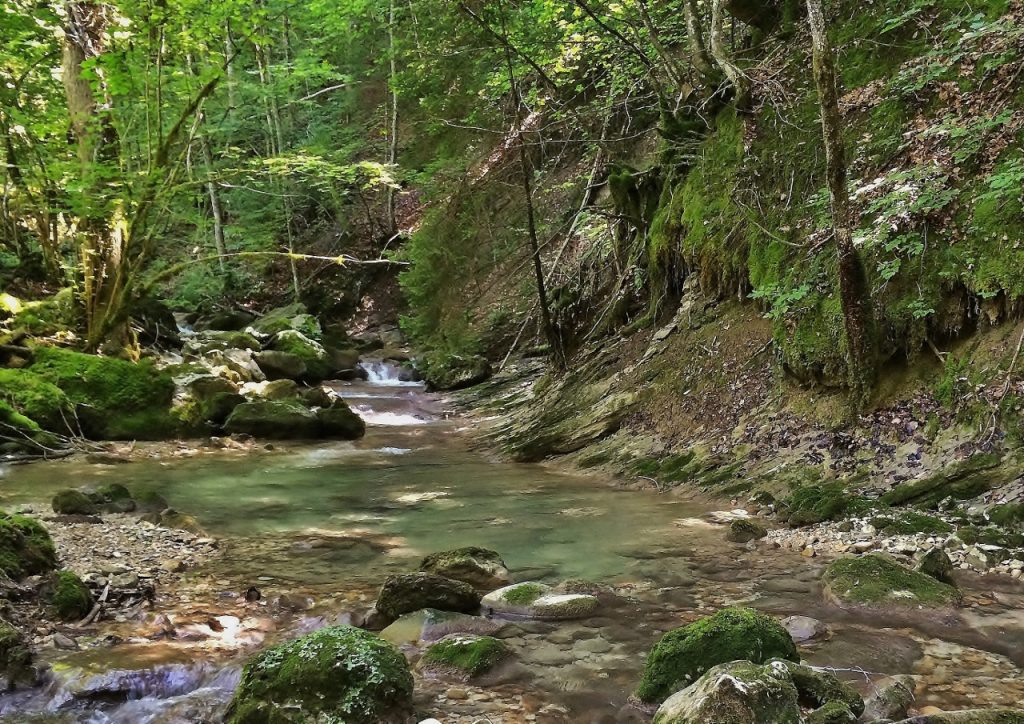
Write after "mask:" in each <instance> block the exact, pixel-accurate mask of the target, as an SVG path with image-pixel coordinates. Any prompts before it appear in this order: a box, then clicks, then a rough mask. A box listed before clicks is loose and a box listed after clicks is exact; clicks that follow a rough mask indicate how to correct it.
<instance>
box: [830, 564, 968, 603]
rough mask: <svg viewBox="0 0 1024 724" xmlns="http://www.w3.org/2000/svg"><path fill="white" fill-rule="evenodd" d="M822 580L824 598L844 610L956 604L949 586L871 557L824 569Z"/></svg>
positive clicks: (957, 595) (955, 592) (952, 590)
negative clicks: (847, 608) (850, 607)
mask: <svg viewBox="0 0 1024 724" xmlns="http://www.w3.org/2000/svg"><path fill="white" fill-rule="evenodd" d="M823 580H824V582H825V595H826V598H828V599H829V600H831V601H832V602H833V603H836V604H837V605H839V606H844V607H847V606H852V607H886V606H912V607H918V606H928V607H942V606H955V605H957V604H958V603H959V602H960V593H959V591H957V589H955V588H954V587H953V586H950V585H948V584H946V583H942V582H941V581H937V580H935V579H934V578H932V577H931V576H927V575H925V574H924V573H920V572H918V571H913V570H910V569H909V568H907V567H905V566H902V565H900V564H899V563H897V562H896V561H895V560H893V559H892V558H890V557H888V556H885V555H881V554H875V553H873V554H870V555H866V556H862V557H859V558H840V559H839V560H837V561H835V562H833V563H832V564H831V565H830V566H829V567H828V569H827V570H826V571H825V576H824V579H823Z"/></svg>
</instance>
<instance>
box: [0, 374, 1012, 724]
mask: <svg viewBox="0 0 1024 724" xmlns="http://www.w3.org/2000/svg"><path fill="white" fill-rule="evenodd" d="M367 369H368V373H369V379H368V380H367V381H366V382H357V383H351V384H347V383H335V384H336V389H337V391H338V392H339V393H340V394H342V395H343V396H344V397H345V398H346V399H347V400H348V402H349V403H350V405H351V406H352V407H353V409H355V410H357V411H358V412H359V414H360V415H362V416H363V417H364V418H365V419H366V421H367V424H368V430H367V434H366V436H365V438H363V439H362V440H359V441H358V442H356V443H349V442H338V443H334V442H327V443H320V444H316V445H311V444H307V445H283V446H281V445H278V446H275V447H274V448H273V449H258V450H256V451H252V450H249V451H244V452H242V451H231V450H227V451H217V452H206V453H203V454H201V455H196V456H194V457H191V458H182V459H165V460H147V461H140V462H135V463H132V464H129V465H117V466H101V465H90V464H86V463H85V462H83V461H81V460H75V459H73V460H68V461H59V462H52V463H39V464H33V465H28V466H20V467H12V468H7V469H0V507H2V508H4V509H15V508H18V507H19V506H23V505H32V506H33V507H34V508H35V509H36V510H39V511H43V510H45V509H46V505H45V502H44V501H48V500H49V498H50V496H51V495H52V494H53V493H54V492H55V491H57V490H59V489H62V488H66V487H69V486H80V485H89V484H94V483H101V482H102V483H110V482H120V483H123V484H125V485H127V486H128V487H129V488H130V489H131V490H132V491H133V492H141V491H147V490H152V491H159V492H160V494H161V495H163V496H164V497H165V498H166V499H167V500H168V502H169V503H170V504H171V505H172V506H173V507H174V508H176V509H177V510H179V511H181V512H184V513H187V514H189V515H191V516H194V517H195V518H196V519H197V520H198V521H199V523H200V524H201V525H202V526H203V528H204V529H205V530H206V531H207V532H208V533H209V534H210V535H211V536H214V537H216V538H217V539H218V540H219V541H220V545H221V550H222V551H223V555H221V556H220V557H218V558H216V559H214V560H213V561H212V562H210V563H208V564H204V565H203V566H201V567H198V568H195V569H191V570H189V571H188V572H187V573H185V574H183V575H184V579H185V583H184V585H183V587H182V591H181V592H175V593H174V595H171V596H166V595H165V596H162V597H161V599H160V606H159V607H158V610H157V611H156V612H155V613H158V614H164V615H165V616H166V617H167V618H170V619H172V620H173V621H174V623H175V625H176V626H177V630H178V632H179V635H178V636H176V637H173V638H156V639H154V637H152V636H150V635H148V633H147V631H148V629H150V628H151V627H152V626H153V624H154V620H153V619H154V615H153V614H152V613H151V614H149V617H148V618H147V619H146V620H145V621H111V622H110V624H109V627H108V628H109V631H106V635H109V636H116V637H117V638H116V639H109V640H108V641H106V642H102V641H96V642H94V643H95V645H90V642H86V641H83V645H82V648H81V650H77V651H57V650H47V651H45V652H44V653H43V654H42V655H43V657H44V658H45V659H46V660H47V661H48V662H49V663H50V664H51V666H52V674H51V678H50V682H49V683H48V684H47V685H45V686H43V687H41V688H37V689H35V690H32V691H29V692H18V693H16V694H6V695H3V696H0V719H2V720H3V721H17V722H23V721H38V722H91V723H95V724H100V723H105V722H124V723H128V722H132V723H137V722H159V723H161V724H172V723H179V722H181V723H184V722H202V721H216V720H217V717H219V716H220V715H221V714H222V712H223V710H224V707H225V705H226V703H227V702H228V701H229V700H230V697H231V692H232V689H233V687H234V686H235V684H236V683H237V680H238V676H239V670H240V666H241V664H242V663H243V662H244V660H245V658H246V656H247V655H250V654H251V653H252V651H253V650H255V648H256V647H258V646H264V645H268V644H271V643H273V642H275V641H278V640H281V639H284V638H288V637H291V636H295V635H298V634H300V633H302V632H305V631H309V630H312V629H314V628H316V627H319V626H323V625H326V624H330V623H336V622H347V621H350V620H352V618H353V617H354V616H356V615H358V614H360V613H362V612H363V611H365V610H366V609H367V607H368V606H369V605H370V604H371V603H372V601H373V599H374V597H375V593H376V590H377V589H378V588H379V586H380V584H381V583H382V582H383V580H384V578H385V577H386V576H387V575H389V574H392V573H399V572H406V571H411V570H415V569H416V568H417V567H418V564H419V561H420V559H421V558H422V557H423V556H424V555H426V554H428V553H431V552H434V551H439V550H445V549H450V548H455V547H459V546H465V545H479V546H484V547H487V548H493V549H494V550H497V551H498V552H500V553H501V555H502V556H503V558H504V559H505V561H506V563H507V564H508V566H509V568H510V569H511V570H512V572H513V574H514V577H515V578H516V580H543V581H546V582H551V583H555V582H558V581H562V580H565V579H568V578H576V579H585V580H587V581H592V582H596V583H600V584H604V585H605V586H607V587H609V593H608V595H606V596H602V601H603V606H602V608H601V609H600V611H599V613H598V615H597V616H595V617H593V618H591V619H586V620H582V621H571V622H561V623H550V622H548V623H539V622H528V621H518V622H515V623H514V624H512V626H511V627H510V631H509V632H506V634H504V638H505V639H506V642H507V643H508V644H509V646H510V647H511V648H512V650H513V651H514V652H515V656H514V657H512V660H511V661H509V662H508V663H506V664H504V665H502V666H500V667H499V668H498V669H497V670H496V671H494V672H492V673H491V674H488V675H487V677H488V678H486V679H484V680H482V681H481V682H478V683H477V682H474V686H473V687H469V691H470V694H471V695H470V696H469V697H468V700H458V701H454V700H452V701H448V700H446V699H444V698H439V697H443V696H444V692H445V691H446V689H447V686H448V685H446V684H442V683H438V682H431V681H423V680H421V679H420V678H417V691H418V694H417V704H418V708H419V710H421V711H423V712H429V713H430V715H432V716H436V717H437V718H438V719H440V720H442V721H443V722H445V724H448V722H451V721H463V720H464V721H472V720H473V719H472V717H475V716H486V717H487V718H486V719H482V720H483V721H491V722H505V721H507V722H517V721H524V719H523V717H524V714H523V712H524V711H526V709H524V708H523V707H524V706H525V704H524V703H523V702H526V701H527V700H529V702H531V704H534V705H535V706H534V708H535V709H536V708H539V709H540V711H541V712H542V714H543V716H540V717H538V718H537V720H538V721H551V722H555V721H565V722H616V721H642V720H643V718H642V715H640V714H639V713H638V712H637V711H636V710H634V709H632V708H631V707H630V706H629V705H628V702H627V698H628V696H629V694H630V692H631V690H632V689H633V687H634V686H635V685H636V682H637V679H638V677H639V672H640V670H641V668H642V666H643V662H644V657H645V655H646V652H647V651H648V650H649V649H650V647H651V645H652V644H653V643H654V642H655V641H656V640H657V638H658V637H659V636H660V635H661V633H663V632H664V631H667V630H669V629H671V628H673V627H676V626H679V625H683V624H685V623H688V622H689V621H692V620H694V619H695V618H697V617H699V616H701V615H706V614H709V613H711V612H713V611H715V610H717V609H718V608H721V607H722V606H725V605H730V604H737V603H745V604H749V605H752V606H754V607H756V608H759V609H762V610H764V611H768V612H771V613H773V614H776V615H778V616H789V615H794V614H800V615H805V616H812V617H814V618H817V619H820V620H821V621H823V622H825V623H827V624H828V626H829V628H830V629H831V636H830V637H828V638H825V639H824V640H815V641H814V642H811V643H809V644H806V645H802V646H801V655H802V656H803V658H804V659H805V660H806V661H809V662H810V663H812V664H820V665H827V666H833V667H836V668H837V669H838V670H839V672H840V674H841V675H842V676H844V677H845V678H848V679H850V680H851V681H854V682H856V683H857V684H858V686H860V688H861V689H862V690H863V691H865V692H867V691H868V690H869V689H870V687H871V685H872V684H871V681H872V680H874V679H877V678H878V677H879V676H881V675H884V674H911V675H914V676H915V677H917V681H918V688H917V695H918V704H917V705H918V706H919V707H920V706H923V705H925V704H928V705H934V706H938V707H940V708H943V709H958V708H970V707H981V706H995V705H1003V706H1011V705H1016V704H1017V702H1019V701H1021V700H1022V699H1024V675H1022V673H1021V670H1020V669H1019V668H1018V666H1019V665H1022V664H1024V646H1022V645H1021V644H1024V586H1021V585H1020V584H1018V583H1016V582H1013V581H1010V580H1001V579H994V578H980V577H974V578H966V579H965V581H964V584H965V594H966V599H967V606H966V607H965V608H964V609H963V610H962V612H961V613H960V615H959V616H958V617H957V618H956V619H955V620H936V619H935V618H934V617H933V616H931V615H929V614H928V613H926V612H925V613H922V614H920V615H917V616H913V615H911V616H910V617H908V618H903V619H901V620H898V621H897V620H887V619H885V617H884V616H877V615H876V616H874V617H872V616H865V615H859V616H855V615H850V614H847V613H844V612H843V611H841V610H839V609H837V608H834V607H832V606H829V605H827V604H825V603H824V602H823V599H822V596H821V590H820V585H819V583H818V578H819V577H820V575H821V572H822V570H823V568H824V566H825V564H826V563H827V561H825V560H822V559H819V558H813V559H808V558H804V557H801V556H800V555H799V554H797V553H794V552H791V551H786V550H781V549H773V548H770V547H769V546H767V545H752V546H742V545H737V544H732V543H728V542H726V540H725V528H724V526H723V525H722V520H724V519H727V517H726V516H727V512H726V511H722V506H721V504H719V505H715V504H714V503H712V502H710V501H706V500H701V499H698V498H693V497H691V498H686V497H682V496H676V495H670V494H656V493H653V492H638V491H635V490H630V489H626V488H623V487H621V486H617V485H616V481H614V480H610V479H601V478H600V477H595V476H584V475H580V474H574V473H567V472H564V471H560V470H559V469H557V468H554V467H550V466H540V465H525V464H514V463H509V462H502V461H497V460H494V459H490V458H489V457H488V456H487V455H486V454H485V453H483V452H481V451H479V450H475V449H473V447H472V445H471V442H472V440H471V435H470V434H468V433H469V432H470V431H467V430H465V429H463V428H462V426H465V425H469V424H471V423H469V422H467V421H466V420H464V419H459V418H451V417H450V416H449V415H448V414H447V413H446V411H445V408H444V405H443V402H442V401H441V400H438V399H436V398H434V397H432V396H431V395H428V394H426V393H424V392H423V390H422V388H421V387H420V386H418V385H416V384H412V383H404V382H399V381H398V380H397V377H396V375H395V371H394V370H393V369H391V368H389V367H387V366H386V365H376V366H373V365H371V366H368V368H367ZM723 513H725V515H723ZM250 587H257V588H258V589H259V590H260V592H261V600H260V601H259V602H256V603H246V602H245V601H244V598H242V597H241V596H242V595H243V592H244V591H246V590H247V589H249V588H250ZM215 622H216V623H215ZM184 634H188V635H184ZM384 635H385V636H386V637H388V638H389V639H391V640H392V641H394V642H395V643H396V644H399V645H401V646H403V647H406V648H409V641H408V639H411V638H413V639H414V638H415V636H416V628H415V626H411V625H410V626H407V627H406V628H403V627H402V626H401V625H396V626H393V627H392V628H391V629H389V630H388V631H386V632H385V633H384ZM112 641H113V642H115V643H114V644H113V645H110V643H111V642H112ZM409 651H410V652H412V651H413V649H411V648H409ZM480 692H482V693H480ZM439 702H440V703H439ZM516 707H518V709H517V708H516ZM449 713H454V714H458V716H462V714H463V713H464V714H465V715H466V718H465V719H458V718H450V717H446V716H445V714H449ZM545 717H546V718H545ZM531 720H532V719H531Z"/></svg>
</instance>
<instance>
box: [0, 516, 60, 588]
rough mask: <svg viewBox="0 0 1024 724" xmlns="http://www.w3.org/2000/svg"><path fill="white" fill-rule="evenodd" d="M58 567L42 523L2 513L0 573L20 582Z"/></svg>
mask: <svg viewBox="0 0 1024 724" xmlns="http://www.w3.org/2000/svg"><path fill="white" fill-rule="evenodd" d="M56 567H57V551H56V549H55V548H54V546H53V540H52V539H51V538H50V534H49V533H47V532H46V528H44V527H43V526H42V524H41V523H40V522H39V521H37V520H35V519H34V518H29V517H26V516H24V515H17V514H8V513H3V512H0V572H2V573H4V574H6V575H7V576H10V577H11V578H13V579H15V580H19V579H21V578H24V577H25V576H33V575H38V574H42V573H47V572H49V571H52V570H53V569H54V568H56Z"/></svg>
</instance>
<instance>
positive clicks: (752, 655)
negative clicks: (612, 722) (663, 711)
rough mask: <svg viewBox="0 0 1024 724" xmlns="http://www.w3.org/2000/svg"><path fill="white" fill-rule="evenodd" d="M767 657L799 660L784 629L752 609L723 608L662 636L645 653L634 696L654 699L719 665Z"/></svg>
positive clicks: (756, 662) (763, 660) (760, 662)
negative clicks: (645, 656)
mask: <svg viewBox="0 0 1024 724" xmlns="http://www.w3.org/2000/svg"><path fill="white" fill-rule="evenodd" d="M771 659H785V660H787V661H799V660H800V659H799V656H797V653H796V645H795V644H794V643H793V639H792V638H791V637H790V635H789V633H788V632H787V631H786V629H785V628H783V627H782V625H781V624H780V623H779V622H778V621H776V620H775V619H774V618H772V617H771V616H767V615H765V614H763V613H759V612H758V611H754V610H753V609H749V608H739V607H737V608H725V609H722V610H721V611H719V612H718V613H716V614H714V615H713V616H708V617H707V618H702V619H700V620H699V621H695V622H693V623H691V624H690V625H689V626H684V627H682V628H677V629H675V630H673V631H669V632H668V633H666V634H665V635H664V636H662V637H661V640H660V641H659V642H658V643H657V644H655V646H654V648H653V649H651V652H650V654H649V655H648V656H647V663H646V665H645V666H644V672H643V675H642V677H641V679H640V685H639V686H638V687H637V690H636V697H637V698H638V699H639V700H640V701H643V702H646V703H654V702H658V701H661V700H662V699H664V698H665V697H666V696H668V695H669V694H671V693H672V692H673V691H675V690H677V689H679V688H680V687H683V686H688V685H690V684H692V683H693V682H694V681H696V680H697V679H698V678H699V677H700V676H702V675H703V674H704V673H705V672H706V671H708V669H710V668H711V667H713V666H716V665H718V664H723V663H725V662H728V661H739V660H746V661H752V662H754V663H755V664H763V663H764V662H766V661H769V660H771ZM782 669H783V670H784V669H785V667H782Z"/></svg>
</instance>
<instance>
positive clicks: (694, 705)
mask: <svg viewBox="0 0 1024 724" xmlns="http://www.w3.org/2000/svg"><path fill="white" fill-rule="evenodd" d="M766 722H772V724H800V707H799V706H798V704H797V691H796V687H795V686H794V685H793V682H792V681H791V680H790V678H789V674H788V672H787V671H786V668H785V667H784V666H781V665H779V664H778V662H775V663H772V664H767V665H759V664H754V663H751V662H749V661H731V662H729V663H724V664H719V665H717V666H714V667H712V668H711V669H709V670H708V671H706V672H705V673H703V674H702V675H701V677H700V678H699V679H698V680H697V681H696V682H694V683H693V684H692V685H690V686H688V687H686V688H685V689H683V690H681V691H678V692H676V693H675V694H673V695H672V696H671V697H669V698H668V699H667V700H666V701H665V702H664V703H663V704H662V705H661V706H660V707H659V708H658V711H657V713H656V714H655V715H654V721H653V724H765V723H766Z"/></svg>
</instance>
